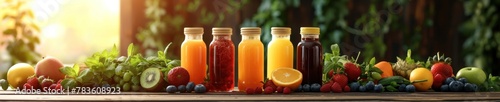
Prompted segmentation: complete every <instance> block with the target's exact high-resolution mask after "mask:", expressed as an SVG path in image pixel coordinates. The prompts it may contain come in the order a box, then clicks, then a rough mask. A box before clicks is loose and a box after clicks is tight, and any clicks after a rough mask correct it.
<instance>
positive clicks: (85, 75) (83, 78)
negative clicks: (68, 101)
mask: <svg viewBox="0 0 500 102" xmlns="http://www.w3.org/2000/svg"><path fill="white" fill-rule="evenodd" d="M93 78H94V74H93V72H92V70H91V69H84V70H82V72H80V75H79V76H78V77H76V81H78V82H80V83H86V82H90V81H92V79H93Z"/></svg>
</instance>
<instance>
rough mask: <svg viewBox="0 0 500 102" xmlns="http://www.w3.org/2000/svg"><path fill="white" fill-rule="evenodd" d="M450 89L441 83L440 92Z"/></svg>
mask: <svg viewBox="0 0 500 102" xmlns="http://www.w3.org/2000/svg"><path fill="white" fill-rule="evenodd" d="M448 91H450V87H449V86H448V85H441V92H448Z"/></svg>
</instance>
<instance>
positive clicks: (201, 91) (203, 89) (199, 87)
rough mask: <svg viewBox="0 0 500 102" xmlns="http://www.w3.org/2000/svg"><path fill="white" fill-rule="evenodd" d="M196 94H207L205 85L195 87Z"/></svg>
mask: <svg viewBox="0 0 500 102" xmlns="http://www.w3.org/2000/svg"><path fill="white" fill-rule="evenodd" d="M194 92H196V93H205V92H207V88H206V87H205V85H203V84H198V85H196V86H195V87H194Z"/></svg>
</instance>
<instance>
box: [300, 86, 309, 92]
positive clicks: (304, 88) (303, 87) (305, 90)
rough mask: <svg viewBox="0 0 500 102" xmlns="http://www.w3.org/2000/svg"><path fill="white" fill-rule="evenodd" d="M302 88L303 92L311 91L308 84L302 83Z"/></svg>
mask: <svg viewBox="0 0 500 102" xmlns="http://www.w3.org/2000/svg"><path fill="white" fill-rule="evenodd" d="M302 90H304V92H311V86H309V84H304V85H303V86H302Z"/></svg>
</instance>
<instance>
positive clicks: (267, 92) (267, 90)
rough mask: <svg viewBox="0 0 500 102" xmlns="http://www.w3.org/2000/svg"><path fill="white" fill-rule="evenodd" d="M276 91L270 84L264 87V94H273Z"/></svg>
mask: <svg viewBox="0 0 500 102" xmlns="http://www.w3.org/2000/svg"><path fill="white" fill-rule="evenodd" d="M273 92H274V89H273V88H272V87H270V86H268V87H266V89H264V94H272V93H273Z"/></svg>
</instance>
